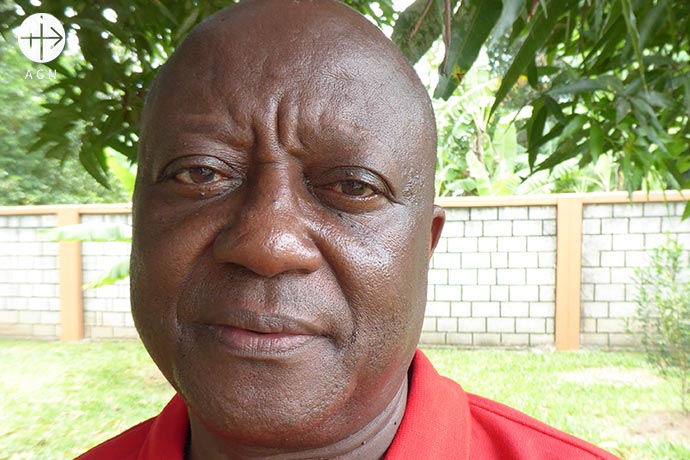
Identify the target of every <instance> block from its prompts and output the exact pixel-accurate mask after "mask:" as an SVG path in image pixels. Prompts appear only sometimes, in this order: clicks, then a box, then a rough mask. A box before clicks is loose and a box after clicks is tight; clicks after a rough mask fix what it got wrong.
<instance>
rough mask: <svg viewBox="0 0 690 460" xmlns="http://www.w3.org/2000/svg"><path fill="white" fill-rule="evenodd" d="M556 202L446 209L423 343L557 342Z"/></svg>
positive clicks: (431, 273)
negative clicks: (554, 321) (555, 318)
mask: <svg viewBox="0 0 690 460" xmlns="http://www.w3.org/2000/svg"><path fill="white" fill-rule="evenodd" d="M555 270H556V207H555V206H517V207H502V208H498V207H485V208H469V209H447V210H446V226H445V228H444V230H443V234H442V236H441V240H440V242H439V245H438V247H437V249H436V252H435V253H434V256H433V258H432V260H431V269H430V270H429V291H428V296H427V297H428V303H427V311H426V319H425V321H424V327H423V332H422V337H421V342H422V343H424V344H434V345H461V346H495V345H501V346H537V345H550V344H553V341H554V339H553V329H554V323H553V317H554V308H555V304H554V299H555Z"/></svg>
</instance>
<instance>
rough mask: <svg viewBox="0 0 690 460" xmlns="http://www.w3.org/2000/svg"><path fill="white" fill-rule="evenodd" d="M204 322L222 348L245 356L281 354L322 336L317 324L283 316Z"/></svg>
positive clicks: (297, 348) (258, 356)
mask: <svg viewBox="0 0 690 460" xmlns="http://www.w3.org/2000/svg"><path fill="white" fill-rule="evenodd" d="M206 326H207V327H208V329H209V330H210V331H211V332H212V334H213V335H214V336H215V338H216V339H217V340H218V341H219V342H220V343H221V344H222V345H223V347H224V348H225V349H226V350H228V351H230V352H231V353H232V354H234V355H237V356H241V357H245V358H256V359H260V358H276V357H281V356H285V355H287V354H291V353H293V352H297V351H298V350H299V349H301V348H303V347H306V346H307V345H308V344H310V343H312V342H314V341H316V340H318V339H323V338H325V336H324V335H323V334H322V333H321V331H320V329H319V328H318V327H317V326H315V325H312V324H311V323H309V322H303V321H299V320H295V319H291V318H283V317H254V318H252V319H248V318H244V319H242V320H240V319H238V318H233V319H232V320H227V321H219V322H211V323H207V324H206Z"/></svg>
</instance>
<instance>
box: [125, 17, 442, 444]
mask: <svg viewBox="0 0 690 460" xmlns="http://www.w3.org/2000/svg"><path fill="white" fill-rule="evenodd" d="M285 19H286V20H285V21H284V22H285V23H287V24H290V21H289V18H285ZM231 20H232V19H231ZM275 27H277V28H279V27H280V25H279V24H276V25H275ZM285 27H287V26H285ZM227 29H233V28H232V27H230V26H228V27H227ZM234 29H237V28H234ZM277 32H280V31H277ZM290 34H293V35H294V32H292V31H290V30H288V29H286V30H285V31H284V32H283V33H276V34H260V33H259V34H258V35H252V36H249V37H248V36H247V35H246V34H241V33H235V34H234V35H233V34H231V33H230V32H225V31H223V32H218V31H203V30H202V31H201V32H199V33H197V34H196V35H194V36H193V37H192V38H190V39H188V41H187V42H186V43H185V44H184V45H183V46H182V48H181V49H180V50H179V51H178V53H177V55H176V56H175V57H174V58H173V59H172V60H171V62H169V63H168V65H167V68H166V69H165V71H164V73H163V74H162V75H161V76H160V79H159V81H158V86H157V88H156V90H155V92H154V94H152V96H151V98H150V101H149V103H148V107H147V112H146V114H145V119H144V123H145V128H144V131H143V133H142V146H141V155H140V169H139V177H138V179H137V188H136V193H135V197H134V210H135V221H134V222H135V235H134V242H133V250H132V309H133V314H134V319H135V322H136V325H137V328H138V329H139V332H140V334H141V337H142V339H143V341H144V343H145V345H146V347H147V348H148V350H149V352H150V353H151V355H152V357H153V358H154V360H155V361H156V363H157V364H158V366H159V367H160V369H161V371H162V372H163V373H164V375H165V376H166V378H168V380H169V381H170V382H171V383H172V384H173V386H174V387H175V388H176V390H177V391H178V392H179V393H180V394H181V395H182V397H183V398H184V399H185V401H186V402H187V404H188V406H189V409H190V411H191V413H192V414H193V415H194V416H195V417H198V419H199V420H200V421H201V422H202V423H204V424H205V425H206V426H207V427H209V428H211V429H213V430H215V431H216V432H220V433H225V434H227V435H228V436H230V437H232V436H236V437H237V439H240V440H243V441H244V442H253V443H255V444H259V445H265V446H273V445H281V446H282V447H287V446H289V445H290V444H294V445H295V447H298V446H302V445H318V444H319V443H322V442H324V441H330V442H333V441H336V440H338V439H341V438H342V437H344V435H345V434H348V433H352V432H353V431H355V430H357V429H360V428H361V427H362V426H364V425H366V424H367V423H368V422H369V421H371V419H373V418H374V417H375V416H376V415H377V414H379V413H380V412H381V411H382V410H383V408H384V407H385V405H386V404H387V403H388V402H389V401H390V400H391V398H392V397H393V395H394V394H395V393H396V392H397V391H398V390H399V388H400V386H401V385H402V384H403V383H404V381H405V376H406V372H407V367H408V365H409V362H410V360H411V357H412V354H413V352H414V349H415V347H416V343H417V339H418V336H419V331H420V328H421V324H422V320H423V311H424V304H425V298H426V271H427V262H428V257H429V252H430V248H431V246H432V240H434V239H435V237H437V235H438V233H439V232H440V227H441V226H442V220H443V219H442V217H441V216H440V214H439V213H438V211H434V210H433V206H432V203H431V200H432V193H433V192H432V184H431V183H429V182H430V178H429V176H430V174H429V168H431V169H432V170H433V164H431V165H429V164H427V163H428V162H429V161H432V162H433V149H434V145H433V138H432V137H431V136H429V134H428V130H429V126H427V125H428V123H426V122H425V121H424V120H423V118H424V115H426V114H424V113H423V109H422V108H421V107H423V105H420V103H419V102H410V101H409V99H410V98H409V97H408V98H407V99H405V98H401V97H400V95H401V94H403V93H405V92H406V91H411V90H410V88H408V86H411V85H412V84H411V83H409V82H407V81H405V82H403V83H399V84H392V83H390V82H389V79H390V72H391V71H394V69H392V67H391V66H392V64H390V63H388V64H386V63H385V62H383V63H381V62H380V60H379V59H378V58H377V56H374V55H372V54H371V53H370V54H369V55H368V56H367V53H366V52H365V50H364V48H363V49H362V50H361V53H357V52H354V53H353V52H352V49H350V48H348V46H347V45H342V46H343V47H344V49H343V48H339V47H340V46H341V45H337V46H331V45H333V44H334V43H342V41H343V40H344V41H345V42H348V40H347V39H346V38H345V37H341V41H338V40H334V39H328V40H326V41H325V42H324V41H323V40H320V41H319V40H316V41H315V40H312V39H308V38H304V39H303V38H301V37H299V36H295V37H296V38H294V40H293V42H291V43H290V40H289V38H290V36H291V35H290ZM229 43H230V44H232V45H231V46H230V49H228V47H229V45H228V44H229ZM350 45H351V46H355V47H356V46H357V43H355V45H352V44H350ZM399 100H403V101H406V102H404V103H402V105H401V103H399V102H398V101H399ZM427 118H428V117H427ZM430 150H431V154H430V153H429V151H430ZM434 216H435V220H434ZM432 234H433V235H434V236H433V237H432Z"/></svg>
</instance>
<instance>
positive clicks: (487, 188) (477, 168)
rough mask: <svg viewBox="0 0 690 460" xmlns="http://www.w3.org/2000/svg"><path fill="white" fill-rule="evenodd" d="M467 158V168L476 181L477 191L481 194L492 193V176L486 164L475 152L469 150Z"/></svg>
mask: <svg viewBox="0 0 690 460" xmlns="http://www.w3.org/2000/svg"><path fill="white" fill-rule="evenodd" d="M465 158H466V160H467V170H468V171H469V172H470V175H471V176H472V178H473V179H474V181H475V184H476V187H477V193H478V194H479V195H480V196H487V195H491V190H492V187H491V178H490V177H489V173H488V171H487V170H486V167H485V166H484V164H483V163H482V162H481V161H479V158H477V155H475V154H474V152H472V151H469V152H467V155H466V156H465Z"/></svg>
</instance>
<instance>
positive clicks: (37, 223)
mask: <svg viewBox="0 0 690 460" xmlns="http://www.w3.org/2000/svg"><path fill="white" fill-rule="evenodd" d="M55 225H57V220H56V217H55V215H22V216H0V337H40V338H48V339H54V338H57V337H58V336H59V334H60V286H59V284H60V279H59V277H60V275H59V271H58V244H57V243H54V242H49V241H43V239H42V238H41V237H40V236H39V234H38V232H37V231H38V230H39V229H43V228H51V227H55Z"/></svg>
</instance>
